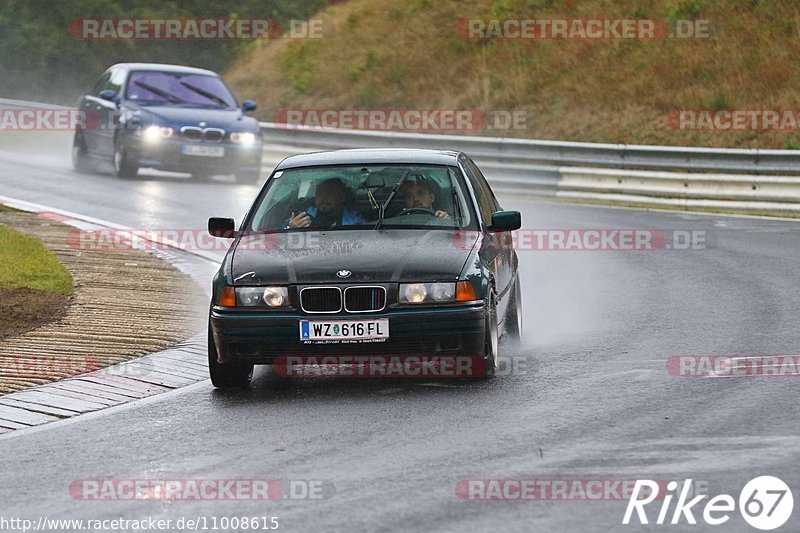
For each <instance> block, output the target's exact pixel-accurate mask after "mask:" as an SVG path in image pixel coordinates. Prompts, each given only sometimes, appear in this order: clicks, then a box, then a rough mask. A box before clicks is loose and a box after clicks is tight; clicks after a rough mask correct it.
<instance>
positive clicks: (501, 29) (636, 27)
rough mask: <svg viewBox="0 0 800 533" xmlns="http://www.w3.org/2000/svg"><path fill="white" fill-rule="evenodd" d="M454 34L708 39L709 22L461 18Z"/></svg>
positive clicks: (535, 37)
mask: <svg viewBox="0 0 800 533" xmlns="http://www.w3.org/2000/svg"><path fill="white" fill-rule="evenodd" d="M455 32H456V34H457V35H458V36H460V37H461V38H463V39H500V40H504V39H527V40H617V39H619V40H656V39H709V38H711V36H712V25H711V21H710V20H677V21H675V22H674V23H669V22H667V21H664V20H658V19H610V18H596V19H591V18H590V19H526V18H519V19H513V18H508V19H499V18H496V19H495V18H490V19H481V18H471V19H467V18H460V19H458V20H457V21H456V23H455Z"/></svg>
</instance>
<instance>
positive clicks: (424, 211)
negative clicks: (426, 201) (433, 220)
mask: <svg viewBox="0 0 800 533" xmlns="http://www.w3.org/2000/svg"><path fill="white" fill-rule="evenodd" d="M414 214H416V215H430V216H432V217H434V216H436V211H434V210H433V209H428V208H427V207H405V208H403V210H402V211H400V212H399V213H397V216H399V217H404V216H406V215H414Z"/></svg>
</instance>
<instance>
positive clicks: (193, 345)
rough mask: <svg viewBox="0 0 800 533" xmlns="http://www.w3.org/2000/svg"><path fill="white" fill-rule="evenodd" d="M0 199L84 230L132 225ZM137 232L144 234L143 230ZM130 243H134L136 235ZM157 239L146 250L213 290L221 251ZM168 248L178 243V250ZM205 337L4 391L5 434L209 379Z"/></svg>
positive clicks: (0, 429)
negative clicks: (212, 278)
mask: <svg viewBox="0 0 800 533" xmlns="http://www.w3.org/2000/svg"><path fill="white" fill-rule="evenodd" d="M0 203H2V204H5V205H7V206H8V207H12V208H14V209H19V210H21V211H27V212H30V213H36V214H37V215H39V216H40V217H43V218H46V219H48V220H53V221H56V222H60V223H62V224H66V225H68V226H73V227H75V228H79V229H81V230H85V231H93V230H108V229H113V230H115V231H116V232H118V233H122V234H124V232H126V231H130V228H127V227H125V226H121V225H119V224H115V223H113V222H108V221H105V220H101V219H97V218H93V217H88V216H84V215H80V214H78V213H72V212H69V211H64V210H62V209H56V208H52V207H48V206H43V205H40V204H35V203H32V202H27V201H24V200H18V199H15V198H9V197H6V196H0ZM138 238H139V239H141V235H139V236H138ZM154 242H155V241H154ZM131 244H132V245H135V244H134V239H131ZM157 244H159V246H158V247H157V248H158V249H151V248H147V249H146V251H148V252H150V253H155V254H156V255H157V256H158V257H159V258H161V259H163V260H164V261H167V262H168V263H170V264H171V265H173V266H175V267H176V268H177V269H178V270H180V271H181V272H183V273H185V274H187V275H188V276H190V277H191V278H192V279H193V280H194V281H195V282H196V283H197V284H198V285H199V286H200V287H201V288H202V289H203V291H204V292H205V293H206V294H207V295H209V296H210V291H209V283H208V282H209V279H210V276H211V274H212V273H213V271H214V270H216V268H217V265H218V264H219V262H220V260H221V256H217V255H215V254H212V253H210V252H205V251H202V250H191V251H189V250H182V249H180V248H176V247H171V246H170V245H168V244H166V243H163V242H157ZM164 248H174V252H173V251H171V250H165V249H164ZM187 254H189V256H194V257H196V258H202V259H203V260H204V261H197V260H196V259H194V258H192V257H188V256H187ZM206 338H207V337H206V332H202V333H199V334H197V335H194V336H193V337H191V338H189V339H188V340H186V341H184V342H182V343H180V344H178V345H177V346H176V347H174V348H171V349H168V350H164V351H162V352H158V353H154V354H150V355H147V356H144V357H140V358H137V359H134V360H131V361H126V362H124V363H119V364H116V365H113V366H109V367H105V368H103V369H101V370H97V371H94V372H90V373H88V374H81V375H78V376H74V377H71V378H66V379H62V380H60V381H54V382H52V383H47V384H44V385H39V386H36V387H32V388H29V389H25V390H22V391H18V392H12V393H10V394H5V395H3V396H0V434H2V433H9V432H12V431H14V430H17V429H25V428H29V427H33V426H39V425H41V424H46V423H48V422H54V421H57V420H61V419H65V418H71V417H74V416H77V415H80V414H83V413H88V412H91V411H98V410H100V409H105V408H107V407H112V406H116V405H120V404H123V403H127V402H130V401H133V400H138V399H141V398H145V397H147V396H152V395H154V394H159V393H162V392H167V391H169V390H173V389H177V388H179V387H184V386H187V385H191V384H194V383H197V382H200V381H205V380H206V379H208V359H207V351H206V350H207V349H206Z"/></svg>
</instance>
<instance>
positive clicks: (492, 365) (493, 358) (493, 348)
mask: <svg viewBox="0 0 800 533" xmlns="http://www.w3.org/2000/svg"><path fill="white" fill-rule="evenodd" d="M497 346H498V335H497V306H496V304H495V301H494V297H491V299H490V301H489V304H488V310H487V312H486V341H485V346H484V355H483V363H484V364H483V372H482V373H481V377H491V376H494V374H495V372H496V371H497V352H498V349H497Z"/></svg>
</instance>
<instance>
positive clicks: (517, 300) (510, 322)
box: [503, 278, 522, 343]
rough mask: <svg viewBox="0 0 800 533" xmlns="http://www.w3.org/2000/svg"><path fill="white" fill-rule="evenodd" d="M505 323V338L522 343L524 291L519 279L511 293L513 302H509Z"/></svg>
mask: <svg viewBox="0 0 800 533" xmlns="http://www.w3.org/2000/svg"><path fill="white" fill-rule="evenodd" d="M503 322H504V326H505V328H504V336H505V338H507V339H508V340H510V341H511V342H516V343H519V342H521V341H522V291H521V290H520V286H519V278H517V281H515V282H514V289H513V292H512V293H511V301H510V302H508V310H507V311H506V317H505V320H504V321H503Z"/></svg>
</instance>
